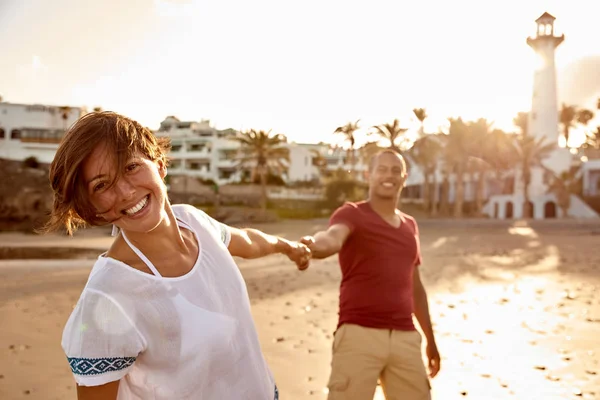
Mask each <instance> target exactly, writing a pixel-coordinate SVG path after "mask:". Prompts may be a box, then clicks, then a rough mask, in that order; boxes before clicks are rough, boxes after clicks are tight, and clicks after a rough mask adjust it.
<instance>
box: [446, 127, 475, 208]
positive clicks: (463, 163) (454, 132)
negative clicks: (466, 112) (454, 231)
mask: <svg viewBox="0 0 600 400" xmlns="http://www.w3.org/2000/svg"><path fill="white" fill-rule="evenodd" d="M448 121H449V122H450V129H449V130H448V139H447V144H446V147H445V149H444V150H445V154H444V159H445V161H446V163H447V164H448V169H449V170H452V171H453V172H454V178H455V180H454V189H455V190H454V217H456V218H460V217H462V212H463V203H464V194H465V186H464V185H465V184H464V175H465V172H466V168H467V161H468V151H469V146H470V141H471V138H470V136H471V135H470V130H469V127H468V126H467V124H466V123H465V122H464V121H463V120H462V118H457V119H454V118H449V119H448Z"/></svg>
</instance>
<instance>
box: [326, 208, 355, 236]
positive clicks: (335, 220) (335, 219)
mask: <svg viewBox="0 0 600 400" xmlns="http://www.w3.org/2000/svg"><path fill="white" fill-rule="evenodd" d="M356 214H357V206H356V204H354V203H346V204H344V205H343V206H341V207H339V208H338V209H337V210H335V211H334V213H333V215H332V216H331V218H329V226H332V225H337V224H342V225H346V226H347V227H348V228H349V229H350V230H351V231H353V230H354V226H355V220H356Z"/></svg>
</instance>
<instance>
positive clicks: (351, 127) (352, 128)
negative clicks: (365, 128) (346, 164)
mask: <svg viewBox="0 0 600 400" xmlns="http://www.w3.org/2000/svg"><path fill="white" fill-rule="evenodd" d="M359 122H360V119H358V120H356V122H348V123H347V124H346V125H342V126H338V127H337V128H335V130H334V131H333V133H336V134H341V135H343V136H344V138H345V140H346V141H347V142H348V144H349V145H350V146H349V148H348V154H349V155H350V165H351V167H350V173H351V174H352V177H354V175H355V174H356V171H355V169H356V154H355V148H354V147H355V146H356V136H354V132H356V131H357V130H358V129H359V126H358V123H359Z"/></svg>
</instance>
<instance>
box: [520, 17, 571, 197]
mask: <svg viewBox="0 0 600 400" xmlns="http://www.w3.org/2000/svg"><path fill="white" fill-rule="evenodd" d="M555 20H556V18H554V17H553V16H552V15H550V14H549V13H547V12H545V13H544V14H542V16H541V17H539V18H538V19H537V20H536V21H535V22H536V25H537V26H536V32H535V35H534V36H533V37H528V38H527V44H528V45H529V47H531V48H532V49H533V50H534V51H535V53H536V55H537V58H538V63H537V65H536V69H535V71H534V75H533V93H532V96H531V112H530V113H529V123H528V134H529V135H532V136H534V137H536V138H540V137H543V138H544V139H545V141H546V142H547V143H555V144H556V145H557V146H560V147H561V148H559V149H557V150H556V151H555V152H553V154H552V155H551V156H550V157H548V159H547V160H544V161H545V162H544V165H545V166H546V167H547V168H549V169H551V170H553V171H554V172H555V173H557V174H560V173H562V172H564V171H566V170H567V169H568V168H569V167H570V166H571V161H572V155H571V154H570V152H569V151H568V149H566V148H564V147H565V143H564V139H563V138H562V136H561V134H560V127H559V118H558V99H557V91H556V65H555V62H554V58H555V56H554V55H555V52H556V48H557V47H558V46H560V44H561V43H562V42H563V41H564V40H565V35H560V36H557V35H556V34H555V32H554V21H555ZM537 189H538V190H536V188H533V191H534V192H538V193H539V192H540V191H541V189H542V188H537Z"/></svg>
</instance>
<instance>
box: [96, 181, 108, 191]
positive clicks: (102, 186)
mask: <svg viewBox="0 0 600 400" xmlns="http://www.w3.org/2000/svg"><path fill="white" fill-rule="evenodd" d="M105 186H106V184H105V183H104V182H100V183H98V184H97V185H96V186H94V192H98V191H100V190H102V189H104V187H105Z"/></svg>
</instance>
